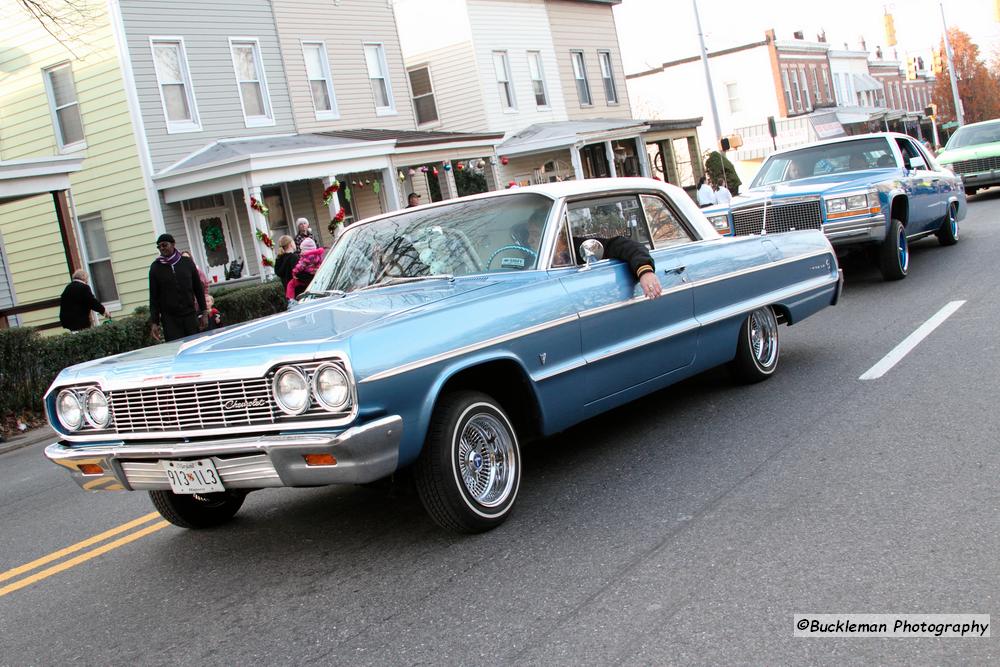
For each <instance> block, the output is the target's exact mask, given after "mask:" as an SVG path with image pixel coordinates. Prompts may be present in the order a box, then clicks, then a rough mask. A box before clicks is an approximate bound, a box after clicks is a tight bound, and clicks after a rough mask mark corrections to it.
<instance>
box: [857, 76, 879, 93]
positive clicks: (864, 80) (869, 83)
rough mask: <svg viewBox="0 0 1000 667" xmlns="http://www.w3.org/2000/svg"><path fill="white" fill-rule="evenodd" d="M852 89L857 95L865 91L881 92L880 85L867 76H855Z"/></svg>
mask: <svg viewBox="0 0 1000 667" xmlns="http://www.w3.org/2000/svg"><path fill="white" fill-rule="evenodd" d="M853 76H854V89H855V90H856V91H858V92H859V93H860V92H862V91H865V90H882V84H881V83H879V82H878V81H877V80H876V79H875V78H874V77H872V76H870V75H868V74H855V75H853Z"/></svg>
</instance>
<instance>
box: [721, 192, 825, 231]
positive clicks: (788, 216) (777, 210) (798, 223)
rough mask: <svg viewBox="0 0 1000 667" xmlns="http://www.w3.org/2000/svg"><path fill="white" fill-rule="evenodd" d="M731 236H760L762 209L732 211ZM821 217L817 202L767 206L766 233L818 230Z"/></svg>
mask: <svg viewBox="0 0 1000 667" xmlns="http://www.w3.org/2000/svg"><path fill="white" fill-rule="evenodd" d="M732 214H733V234H734V235H735V236H748V235H750V234H760V233H761V232H762V231H763V227H764V222H765V221H764V207H763V206H753V207H746V208H739V209H733V212H732ZM822 226H823V216H822V214H821V213H820V210H819V200H818V199H812V200H809V201H798V202H793V203H790V204H768V206H767V232H768V233H769V234H773V233H776V232H790V231H792V230H794V229H820V228H821V227H822Z"/></svg>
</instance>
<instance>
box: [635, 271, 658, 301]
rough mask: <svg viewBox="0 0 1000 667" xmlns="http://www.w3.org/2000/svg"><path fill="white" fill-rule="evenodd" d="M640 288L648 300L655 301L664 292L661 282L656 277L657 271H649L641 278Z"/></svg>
mask: <svg viewBox="0 0 1000 667" xmlns="http://www.w3.org/2000/svg"><path fill="white" fill-rule="evenodd" d="M639 287H641V288H642V293H643V294H645V295H646V298H647V299H655V298H656V297H658V296H660V293H661V292H662V291H663V290H661V289H660V281H659V280H658V279H657V277H656V272H655V271H647V272H646V273H644V274H642V275H641V276H639Z"/></svg>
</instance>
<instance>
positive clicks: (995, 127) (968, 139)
mask: <svg viewBox="0 0 1000 667" xmlns="http://www.w3.org/2000/svg"><path fill="white" fill-rule="evenodd" d="M997 141H1000V122H997V123H986V124H985V125H967V126H965V127H963V128H959V129H958V130H957V131H956V132H955V134H953V135H951V139H949V140H948V145H947V146H945V148H947V149H952V148H965V147H966V146H975V145H977V144H992V143H994V142H997Z"/></svg>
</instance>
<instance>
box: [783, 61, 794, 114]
mask: <svg viewBox="0 0 1000 667" xmlns="http://www.w3.org/2000/svg"><path fill="white" fill-rule="evenodd" d="M781 86H782V88H783V89H784V92H785V109H786V110H787V112H792V111H794V110H795V107H794V105H793V104H792V87H791V84H789V83H788V68H787V67H782V68H781Z"/></svg>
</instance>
